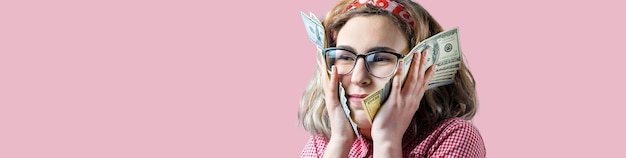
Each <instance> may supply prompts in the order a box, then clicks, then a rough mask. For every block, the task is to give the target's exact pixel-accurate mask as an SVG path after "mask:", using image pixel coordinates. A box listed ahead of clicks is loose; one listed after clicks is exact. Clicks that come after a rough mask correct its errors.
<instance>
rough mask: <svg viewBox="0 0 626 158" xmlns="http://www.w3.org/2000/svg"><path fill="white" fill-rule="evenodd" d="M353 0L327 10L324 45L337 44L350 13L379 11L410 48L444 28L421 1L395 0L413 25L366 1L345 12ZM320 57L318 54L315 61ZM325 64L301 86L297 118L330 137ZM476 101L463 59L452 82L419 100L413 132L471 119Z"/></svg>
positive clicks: (376, 12) (355, 14)
mask: <svg viewBox="0 0 626 158" xmlns="http://www.w3.org/2000/svg"><path fill="white" fill-rule="evenodd" d="M353 2H354V0H343V1H341V2H340V3H339V4H337V5H336V6H335V7H333V9H332V10H331V11H330V12H328V14H327V15H326V17H325V19H324V20H323V22H322V25H324V28H325V33H326V41H324V43H325V44H324V45H325V47H328V46H334V45H336V40H337V39H336V35H337V32H339V30H341V28H342V27H343V26H344V24H345V23H346V22H347V21H348V20H350V19H351V18H353V17H359V16H372V15H380V16H385V17H388V18H390V19H391V20H392V21H393V22H394V23H395V24H396V25H397V26H398V27H399V28H400V30H402V32H403V34H404V35H405V37H406V38H407V39H406V40H407V41H408V43H409V49H410V48H412V47H413V46H415V45H417V44H418V43H419V42H420V41H423V40H424V39H426V38H428V37H430V36H433V35H435V34H437V33H439V32H442V31H443V29H442V27H441V25H439V23H438V22H437V21H436V20H435V19H434V18H433V17H432V16H431V15H430V14H429V13H428V11H426V9H424V8H423V7H422V6H421V5H419V4H417V3H415V2H413V1H410V0H396V2H398V3H400V4H401V5H403V6H404V7H405V9H407V10H408V12H409V14H410V15H411V18H413V21H414V22H415V26H414V27H411V25H409V24H407V23H406V22H404V21H403V20H402V19H400V18H398V17H397V16H395V15H394V14H392V13H391V12H389V11H386V10H384V9H381V8H379V7H376V6H373V5H370V4H367V5H366V6H361V7H359V8H356V9H353V10H350V11H348V12H345V9H346V8H347V7H348V6H350V5H351V4H352V3H353ZM319 60H322V59H319V57H318V62H319ZM325 72H326V69H325V67H318V68H317V69H316V70H315V74H314V76H313V79H311V81H310V83H309V85H308V86H307V87H306V89H305V90H304V93H303V94H302V98H301V99H300V107H299V110H298V119H299V121H300V123H301V124H302V125H303V127H304V129H305V130H306V131H308V132H310V133H311V134H314V135H320V136H323V137H325V138H327V139H329V138H330V133H331V132H330V130H331V129H330V122H329V118H328V112H327V111H326V105H325V102H324V90H323V87H322V80H321V79H322V77H321V76H322V74H321V73H325ZM477 108H478V101H477V97H476V86H475V81H474V77H473V76H472V73H471V72H470V71H469V69H468V68H467V67H466V65H465V61H464V60H462V61H461V63H460V68H459V70H458V72H457V74H456V75H455V78H454V84H450V85H445V86H440V87H436V88H432V89H429V90H427V91H426V92H425V94H424V97H423V98H422V100H421V102H420V107H419V109H418V110H417V112H416V114H415V115H414V116H413V120H412V122H411V126H410V127H412V128H414V130H408V129H407V131H415V132H416V133H415V134H422V133H424V132H428V131H429V130H430V129H432V127H434V126H435V125H436V124H437V123H438V122H440V121H443V120H445V119H448V118H454V117H459V118H463V119H466V120H471V119H472V118H473V117H474V115H475V114H476V111H477Z"/></svg>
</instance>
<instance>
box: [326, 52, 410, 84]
mask: <svg viewBox="0 0 626 158" xmlns="http://www.w3.org/2000/svg"><path fill="white" fill-rule="evenodd" d="M335 50H343V51H346V52H350V53H352V54H353V55H354V56H356V58H355V59H354V65H352V68H351V69H350V71H348V72H347V73H346V74H340V75H347V74H350V73H352V71H353V70H354V67H356V62H357V61H358V60H359V58H360V57H363V61H364V62H365V69H367V73H369V74H370V75H372V76H374V77H379V78H385V77H389V76H391V75H393V74H394V73H393V72H396V70H397V69H398V63H400V62H402V61H403V60H404V57H405V55H402V54H399V53H396V52H391V51H386V50H373V51H370V52H368V53H367V54H356V53H355V52H354V51H352V50H350V49H346V48H340V47H328V48H325V49H324V50H322V55H323V57H324V62H325V63H326V71H328V73H330V71H331V65H328V58H327V57H326V55H327V54H328V52H329V51H335ZM375 53H388V54H391V55H394V56H396V57H398V60H396V63H395V66H394V68H393V70H392V71H391V72H392V73H389V74H388V75H387V76H376V75H374V74H372V72H371V71H370V66H369V64H368V62H367V58H365V57H367V56H369V55H372V54H375Z"/></svg>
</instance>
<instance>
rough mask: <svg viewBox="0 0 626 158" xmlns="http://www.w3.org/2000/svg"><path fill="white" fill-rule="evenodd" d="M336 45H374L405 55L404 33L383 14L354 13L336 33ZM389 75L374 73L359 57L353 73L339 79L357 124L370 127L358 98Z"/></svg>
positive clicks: (366, 48) (362, 49)
mask: <svg viewBox="0 0 626 158" xmlns="http://www.w3.org/2000/svg"><path fill="white" fill-rule="evenodd" d="M337 47H341V48H346V49H349V50H351V51H352V52H355V53H357V54H367V53H368V52H370V51H371V50H373V49H378V50H380V49H383V50H386V51H390V52H396V53H399V54H403V55H406V54H407V52H408V49H409V48H408V43H407V41H406V37H404V34H403V33H402V32H401V31H400V29H399V28H398V26H396V25H395V24H394V23H393V21H391V20H390V19H389V18H387V17H384V16H361V17H353V18H351V19H350V20H348V22H346V24H345V25H344V26H343V27H342V28H341V29H340V30H339V32H338V33H337ZM389 78H390V77H384V78H380V77H375V76H373V75H371V74H370V73H368V71H367V68H366V67H365V61H364V59H363V58H358V59H357V61H356V65H355V67H354V69H353V70H352V73H350V74H346V75H344V76H343V78H342V80H341V82H342V84H343V88H344V89H345V90H346V95H348V101H349V104H350V110H351V112H352V114H353V119H354V121H355V122H356V124H357V125H358V126H359V128H371V124H370V123H369V120H368V118H367V117H368V116H367V113H366V112H365V110H364V109H363V107H362V105H361V100H363V98H365V97H366V96H367V95H369V94H370V93H373V92H374V91H376V90H378V89H381V88H382V87H383V86H384V85H385V83H386V82H387V81H389Z"/></svg>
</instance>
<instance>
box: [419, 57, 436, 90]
mask: <svg viewBox="0 0 626 158" xmlns="http://www.w3.org/2000/svg"><path fill="white" fill-rule="evenodd" d="M436 71H437V65H434V64H433V66H431V67H430V68H428V72H426V79H425V80H424V85H423V87H422V89H424V91H426V87H428V83H430V81H431V80H432V79H433V76H435V72H436Z"/></svg>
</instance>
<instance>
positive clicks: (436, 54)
mask: <svg viewBox="0 0 626 158" xmlns="http://www.w3.org/2000/svg"><path fill="white" fill-rule="evenodd" d="M424 50H425V51H426V52H428V54H427V55H428V56H427V57H426V62H427V63H426V68H429V67H430V66H432V65H433V64H436V65H437V70H435V75H434V76H433V78H432V80H431V81H430V82H429V83H428V88H427V89H431V88H435V87H439V86H443V85H448V84H452V83H454V76H455V75H456V72H457V70H458V69H459V67H460V63H461V56H462V55H461V49H460V43H459V32H458V28H454V29H451V30H447V31H444V32H441V33H438V34H436V35H434V36H432V37H430V38H428V39H426V40H424V41H422V42H420V43H418V44H417V45H416V46H415V47H413V49H411V51H410V52H409V54H407V55H406V56H405V57H404V58H403V63H404V69H403V72H402V80H401V81H402V85H403V86H404V83H405V81H406V78H407V76H408V75H407V73H408V72H409V69H411V61H412V59H413V56H414V55H420V54H421V52H422V51H424ZM415 68H416V67H415ZM391 81H392V80H391V79H390V80H389V81H388V82H387V83H386V84H385V87H383V88H381V89H379V90H377V91H375V92H374V93H372V94H370V95H368V96H367V97H365V98H364V99H363V100H362V105H363V108H364V109H365V111H366V113H367V114H368V118H369V120H370V122H372V121H373V120H374V117H375V116H376V113H377V112H378V110H379V109H380V106H381V105H382V104H383V103H385V101H387V99H388V98H389V93H390V92H391Z"/></svg>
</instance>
